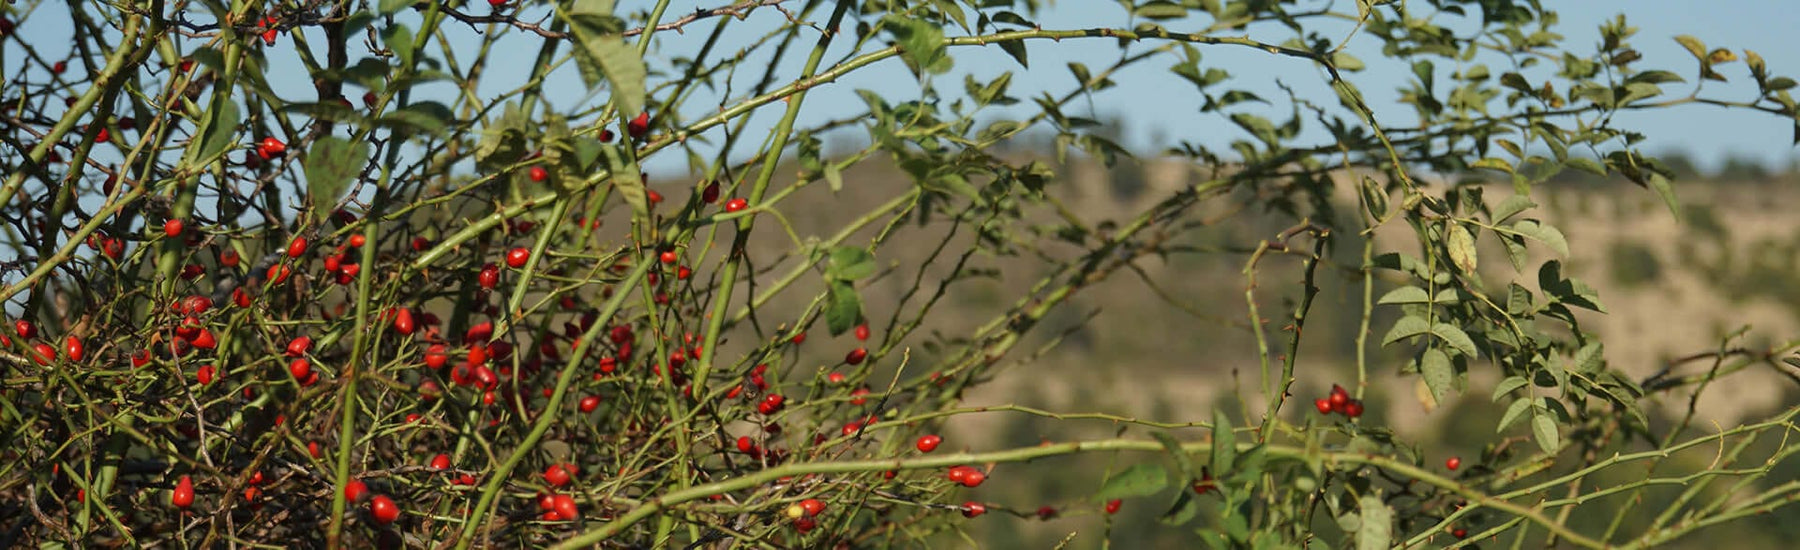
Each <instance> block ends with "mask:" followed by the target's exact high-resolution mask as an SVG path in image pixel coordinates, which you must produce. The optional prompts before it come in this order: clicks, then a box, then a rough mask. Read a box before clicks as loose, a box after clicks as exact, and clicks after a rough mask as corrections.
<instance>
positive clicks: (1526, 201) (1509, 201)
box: [1493, 195, 1537, 223]
mask: <svg viewBox="0 0 1800 550" xmlns="http://www.w3.org/2000/svg"><path fill="white" fill-rule="evenodd" d="M1536 206H1537V203H1535V202H1531V198H1530V197H1527V196H1525V195H1513V196H1510V197H1507V198H1506V200H1503V201H1500V206H1496V207H1494V215H1493V220H1494V223H1500V222H1503V221H1506V220H1507V218H1511V217H1513V216H1517V215H1519V213H1520V212H1524V211H1526V210H1530V209H1531V208H1533V207H1536Z"/></svg>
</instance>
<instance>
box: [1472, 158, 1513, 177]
mask: <svg viewBox="0 0 1800 550" xmlns="http://www.w3.org/2000/svg"><path fill="white" fill-rule="evenodd" d="M1469 167H1470V168H1485V169H1488V170H1499V171H1501V172H1506V173H1508V174H1511V173H1512V172H1513V165H1512V163H1510V162H1506V160H1505V159H1498V158H1494V157H1487V158H1484V159H1481V160H1477V161H1475V162H1474V163H1472V164H1470V165H1469Z"/></svg>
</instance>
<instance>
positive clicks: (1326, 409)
mask: <svg viewBox="0 0 1800 550" xmlns="http://www.w3.org/2000/svg"><path fill="white" fill-rule="evenodd" d="M1313 408H1315V409H1318V410H1319V414H1331V400H1330V399H1327V398H1324V397H1320V398H1318V399H1314V400H1313Z"/></svg>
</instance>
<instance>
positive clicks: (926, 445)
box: [914, 434, 944, 453]
mask: <svg viewBox="0 0 1800 550" xmlns="http://www.w3.org/2000/svg"><path fill="white" fill-rule="evenodd" d="M943 442H944V438H942V437H939V436H937V435H935V434H933V435H923V436H919V442H918V443H916V444H915V445H914V446H915V447H918V448H919V452H921V453H929V452H932V451H935V450H937V448H938V445H940V444H943Z"/></svg>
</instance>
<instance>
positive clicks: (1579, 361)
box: [1575, 342, 1606, 374]
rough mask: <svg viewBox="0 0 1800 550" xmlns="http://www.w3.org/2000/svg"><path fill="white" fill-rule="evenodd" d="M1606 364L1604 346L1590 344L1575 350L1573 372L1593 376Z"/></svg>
mask: <svg viewBox="0 0 1800 550" xmlns="http://www.w3.org/2000/svg"><path fill="white" fill-rule="evenodd" d="M1605 363H1606V345H1605V344H1601V343H1600V342H1592V343H1589V344H1588V345H1585V346H1581V349H1578V350H1575V372H1579V373H1582V374H1593V373H1596V372H1600V368H1601V367H1603V366H1605Z"/></svg>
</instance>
